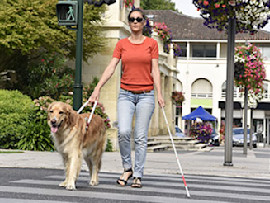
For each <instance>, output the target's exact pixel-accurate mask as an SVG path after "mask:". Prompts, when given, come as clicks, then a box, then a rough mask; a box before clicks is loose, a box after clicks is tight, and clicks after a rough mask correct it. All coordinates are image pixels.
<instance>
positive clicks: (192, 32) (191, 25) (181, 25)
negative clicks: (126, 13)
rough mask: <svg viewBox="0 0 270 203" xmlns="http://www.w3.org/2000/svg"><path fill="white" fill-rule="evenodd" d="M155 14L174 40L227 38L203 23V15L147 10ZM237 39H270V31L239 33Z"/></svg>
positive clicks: (157, 20)
mask: <svg viewBox="0 0 270 203" xmlns="http://www.w3.org/2000/svg"><path fill="white" fill-rule="evenodd" d="M145 14H146V15H154V19H153V20H154V22H164V23H165V24H166V25H167V26H168V27H169V28H170V29H171V31H172V35H173V40H227V35H226V34H225V32H224V31H223V32H220V31H217V30H216V29H210V28H208V27H206V26H204V25H203V22H204V19H203V18H201V17H191V16H187V15H184V14H180V13H178V12H176V11H171V10H145ZM235 39H236V40H270V32H267V31H264V30H259V31H258V32H257V33H256V34H254V35H249V34H246V33H243V34H242V33H239V34H237V35H236V36H235Z"/></svg>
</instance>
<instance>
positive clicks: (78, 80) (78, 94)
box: [73, 0, 83, 111]
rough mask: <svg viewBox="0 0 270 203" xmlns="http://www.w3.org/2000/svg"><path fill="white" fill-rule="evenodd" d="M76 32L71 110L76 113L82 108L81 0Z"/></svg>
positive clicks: (80, 1)
mask: <svg viewBox="0 0 270 203" xmlns="http://www.w3.org/2000/svg"><path fill="white" fill-rule="evenodd" d="M78 8H79V9H78V10H79V11H78V30H77V44H76V70H75V83H74V86H73V88H74V89H73V109H74V110H75V111H77V110H78V109H79V108H80V107H81V106H82V95H83V93H82V90H83V86H82V55H83V0H78Z"/></svg>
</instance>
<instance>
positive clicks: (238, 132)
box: [233, 128, 257, 148]
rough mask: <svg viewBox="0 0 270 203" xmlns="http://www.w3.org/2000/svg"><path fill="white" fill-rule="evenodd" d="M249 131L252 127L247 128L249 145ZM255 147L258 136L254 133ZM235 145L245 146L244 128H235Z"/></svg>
mask: <svg viewBox="0 0 270 203" xmlns="http://www.w3.org/2000/svg"><path fill="white" fill-rule="evenodd" d="M249 133H250V129H247V144H248V146H249ZM252 140H253V147H254V148H256V147H257V136H256V134H255V133H254V134H253V135H252ZM233 146H244V128H234V129H233Z"/></svg>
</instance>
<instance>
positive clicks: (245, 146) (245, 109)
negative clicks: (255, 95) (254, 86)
mask: <svg viewBox="0 0 270 203" xmlns="http://www.w3.org/2000/svg"><path fill="white" fill-rule="evenodd" d="M244 89H245V90H244V149H243V154H247V111H248V88H247V87H245V88H244Z"/></svg>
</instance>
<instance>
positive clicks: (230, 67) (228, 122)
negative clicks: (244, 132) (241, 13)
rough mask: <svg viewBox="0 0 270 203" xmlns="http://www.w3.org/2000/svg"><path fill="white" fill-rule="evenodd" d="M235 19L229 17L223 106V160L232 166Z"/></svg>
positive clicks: (225, 163)
mask: <svg viewBox="0 0 270 203" xmlns="http://www.w3.org/2000/svg"><path fill="white" fill-rule="evenodd" d="M235 24H236V20H235V18H233V17H230V18H229V28H228V49H227V79H226V106H225V162H224V166H233V163H232V132H233V130H232V126H233V109H234V104H233V96H234V39H235Z"/></svg>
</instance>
